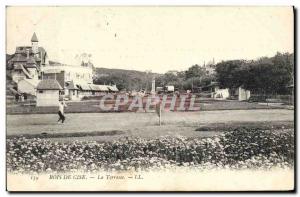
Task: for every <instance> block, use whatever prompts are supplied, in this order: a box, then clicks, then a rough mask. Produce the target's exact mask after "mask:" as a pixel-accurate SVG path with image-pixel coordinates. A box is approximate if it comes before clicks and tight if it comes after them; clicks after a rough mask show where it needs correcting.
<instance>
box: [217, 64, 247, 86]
mask: <svg viewBox="0 0 300 197" xmlns="http://www.w3.org/2000/svg"><path fill="white" fill-rule="evenodd" d="M245 74H246V72H245V61H244V60H231V61H222V62H221V63H218V64H217V65H216V78H217V81H218V82H219V83H220V86H221V88H229V89H232V88H237V87H239V86H241V85H243V81H244V75H245Z"/></svg>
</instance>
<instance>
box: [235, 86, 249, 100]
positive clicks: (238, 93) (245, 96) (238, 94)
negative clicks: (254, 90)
mask: <svg viewBox="0 0 300 197" xmlns="http://www.w3.org/2000/svg"><path fill="white" fill-rule="evenodd" d="M234 97H235V98H237V99H238V100H239V101H246V100H249V98H250V91H249V90H245V89H244V88H242V87H238V88H236V89H235V90H234Z"/></svg>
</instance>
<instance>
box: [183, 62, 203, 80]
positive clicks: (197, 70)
mask: <svg viewBox="0 0 300 197" xmlns="http://www.w3.org/2000/svg"><path fill="white" fill-rule="evenodd" d="M204 75H205V70H204V68H202V67H200V66H199V65H198V64H195V65H193V66H191V67H189V69H188V70H187V71H185V78H186V79H189V78H193V77H202V76H204Z"/></svg>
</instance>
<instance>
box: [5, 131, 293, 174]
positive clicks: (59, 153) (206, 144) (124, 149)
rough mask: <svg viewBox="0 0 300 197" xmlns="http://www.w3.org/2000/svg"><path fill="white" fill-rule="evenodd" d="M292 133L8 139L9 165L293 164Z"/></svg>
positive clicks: (51, 167)
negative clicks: (94, 139) (106, 139)
mask: <svg viewBox="0 0 300 197" xmlns="http://www.w3.org/2000/svg"><path fill="white" fill-rule="evenodd" d="M293 163H294V135H293V131H292V130H288V131H286V130H285V131H263V130H258V129H256V130H255V129H250V130H249V129H239V130H234V131H230V132H224V134H221V135H219V136H215V137H210V138H184V137H170V136H167V137H161V138H157V139H141V138H122V139H120V140H119V141H113V142H105V143H100V142H82V141H74V142H71V143H58V142H51V141H49V140H44V139H36V138H34V139H26V138H24V137H20V138H14V139H7V169H8V171H17V172H30V171H33V172H43V171H49V172H50V171H76V170H84V171H97V170H149V169H164V168H172V167H178V166H189V167H195V168H200V169H209V168H234V169H241V168H264V169H265V168H267V169H268V168H271V167H274V166H277V167H292V166H293Z"/></svg>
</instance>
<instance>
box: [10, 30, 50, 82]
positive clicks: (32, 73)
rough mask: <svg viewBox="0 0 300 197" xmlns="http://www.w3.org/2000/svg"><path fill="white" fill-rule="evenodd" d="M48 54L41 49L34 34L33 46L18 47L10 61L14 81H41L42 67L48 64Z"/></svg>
mask: <svg viewBox="0 0 300 197" xmlns="http://www.w3.org/2000/svg"><path fill="white" fill-rule="evenodd" d="M47 57H48V56H47V52H46V51H45V49H44V48H43V47H39V45H38V39H37V36H36V34H35V33H34V34H33V36H32V38H31V46H18V47H16V51H15V53H14V54H13V55H12V57H11V58H10V59H9V60H8V66H9V67H11V68H12V79H13V81H15V82H18V81H19V80H22V79H24V78H27V79H35V80H37V79H40V78H41V73H40V68H41V66H43V65H45V64H46V61H47Z"/></svg>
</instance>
